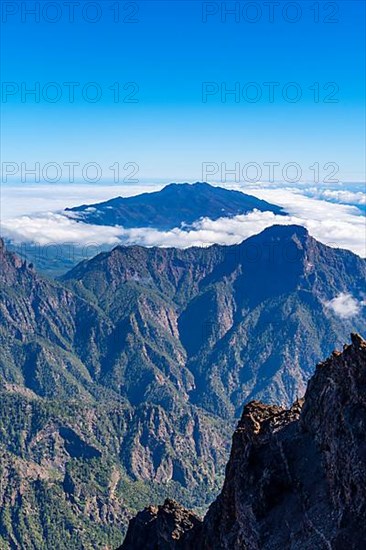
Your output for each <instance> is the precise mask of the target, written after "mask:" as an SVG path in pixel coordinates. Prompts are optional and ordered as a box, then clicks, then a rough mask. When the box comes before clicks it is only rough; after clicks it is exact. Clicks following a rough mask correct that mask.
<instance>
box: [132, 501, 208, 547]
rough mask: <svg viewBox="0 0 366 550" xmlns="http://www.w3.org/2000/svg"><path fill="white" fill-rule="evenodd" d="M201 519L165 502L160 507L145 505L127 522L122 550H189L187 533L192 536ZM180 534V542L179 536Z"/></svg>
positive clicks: (190, 541) (180, 507)
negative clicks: (178, 549) (157, 549)
mask: <svg viewBox="0 0 366 550" xmlns="http://www.w3.org/2000/svg"><path fill="white" fill-rule="evenodd" d="M201 525H202V522H201V520H200V519H199V518H198V517H197V516H196V515H195V514H193V513H192V512H189V511H188V510H186V509H185V508H183V507H182V506H180V505H179V504H178V503H177V502H175V501H174V500H171V499H166V500H165V502H164V504H163V506H149V507H148V508H145V510H143V511H142V512H140V513H139V514H137V516H136V517H135V518H134V519H132V520H131V522H130V526H129V530H128V534H127V536H126V540H125V541H124V544H123V548H124V549H125V550H155V549H156V548H159V549H162V550H164V549H165V548H182V549H184V550H189V549H190V548H193V546H192V544H194V540H191V537H190V532H191V531H192V532H194V535H195V537H196V536H197V533H198V532H199V530H200V527H201ZM183 535H184V541H182V536H183Z"/></svg>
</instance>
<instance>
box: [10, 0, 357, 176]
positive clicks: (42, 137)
mask: <svg viewBox="0 0 366 550" xmlns="http://www.w3.org/2000/svg"><path fill="white" fill-rule="evenodd" d="M3 4H11V5H16V6H17V7H18V8H19V11H18V12H17V13H15V14H12V13H9V14H7V13H5V19H6V20H5V22H4V24H3V37H2V46H3V47H2V63H3V70H2V80H3V82H5V83H11V84H5V86H7V87H6V88H5V91H8V92H9V91H10V94H8V95H7V96H5V98H4V93H3V96H2V98H3V99H2V100H3V103H2V132H3V140H2V143H3V145H2V158H3V162H4V161H6V162H15V163H17V164H19V165H20V163H21V162H24V163H26V166H29V167H32V166H33V165H34V163H35V162H39V163H40V165H41V167H42V166H44V165H45V164H47V163H50V162H56V163H59V164H60V166H62V167H63V166H64V163H65V162H70V161H71V162H78V163H79V165H80V166H81V167H83V166H84V165H85V164H86V163H89V162H95V163H98V164H99V165H100V166H101V167H102V178H103V179H104V180H109V179H111V177H112V171H111V170H110V169H109V166H111V165H113V164H114V163H116V162H118V163H119V164H120V165H121V167H123V166H124V165H125V164H126V163H136V164H137V165H138V167H139V170H138V175H137V177H138V179H140V180H141V181H146V180H149V179H151V180H161V181H166V180H170V181H185V180H186V181H195V180H201V179H205V178H202V163H205V162H213V163H216V164H217V165H221V163H225V164H226V166H227V167H228V169H229V168H230V167H232V166H233V165H234V164H235V163H240V169H241V168H242V167H243V166H244V165H246V164H247V163H253V162H255V163H257V164H258V165H260V166H261V167H262V168H263V163H268V162H278V163H279V164H280V167H279V171H278V172H276V175H277V178H276V179H281V173H282V166H284V165H286V164H287V163H289V162H296V163H297V164H298V165H299V166H300V167H301V169H302V179H304V180H309V181H311V178H312V177H313V174H312V172H311V171H310V170H309V166H311V165H313V164H314V163H316V162H319V165H320V167H321V170H320V171H321V173H320V177H321V178H322V176H323V175H324V174H325V173H326V172H325V171H324V170H322V167H323V166H324V165H325V164H326V163H330V162H335V163H337V164H338V165H339V173H338V177H339V178H340V179H341V180H343V181H363V180H364V179H365V176H364V169H365V158H364V145H365V141H364V140H365V135H364V132H365V110H364V109H365V107H364V100H363V96H364V93H365V81H364V68H365V58H364V55H365V54H364V51H365V34H364V17H365V14H364V10H365V8H364V3H363V2H362V1H350V0H347V1H345V2H344V1H342V2H336V3H329V2H328V3H327V2H319V3H318V4H319V19H320V20H319V22H315V21H314V18H315V13H314V11H312V9H311V6H314V5H316V4H317V3H315V2H312V1H311V0H309V1H301V2H300V1H298V2H295V4H296V6H297V9H298V10H300V8H301V14H300V11H298V13H297V14H296V12H295V11H293V10H292V9H291V8H290V9H289V11H288V12H287V13H285V14H284V13H283V8H284V6H285V5H286V4H287V2H279V4H280V5H279V6H275V7H274V9H275V12H274V20H273V22H270V21H269V12H268V11H267V10H268V9H269V8H268V7H266V6H265V5H264V4H263V2H258V3H257V6H259V9H260V10H261V14H260V12H257V15H258V21H257V22H252V23H250V22H248V20H247V19H248V18H253V17H254V16H255V13H254V12H253V11H250V9H249V11H248V12H247V13H246V15H245V11H243V10H245V9H246V8H245V5H246V4H248V2H240V3H239V5H240V14H239V15H238V16H237V18H238V21H235V17H234V16H229V15H228V16H227V18H226V21H223V20H222V18H223V15H222V14H224V10H225V3H222V2H210V3H204V2H199V1H185V2H180V1H173V2H167V1H166V2H160V1H140V2H134V3H132V4H131V3H129V4H130V5H127V4H128V3H126V2H119V5H120V9H121V12H120V16H121V17H120V18H121V20H120V21H119V22H114V21H113V16H114V14H113V12H112V10H111V8H110V6H111V5H112V4H113V2H112V1H109V0H104V1H101V2H99V4H98V3H97V4H98V6H99V8H100V12H101V13H100V14H99V15H100V20H99V21H98V22H95V23H91V22H88V21H85V20H83V17H82V15H81V9H82V7H85V2H80V6H79V7H76V8H75V21H74V22H70V21H69V13H68V11H67V10H66V7H65V6H64V3H63V2H61V1H60V2H58V4H59V5H60V10H61V11H60V14H61V17H60V20H59V21H57V22H54V23H52V22H50V21H48V20H47V16H48V18H51V17H54V16H55V14H54V12H52V10H50V11H49V13H48V14H46V15H44V14H42V13H41V15H40V22H34V16H31V15H26V14H25V13H21V6H20V3H17V2H15V3H14V2H10V3H6V2H4V3H3ZM33 4H34V2H26V5H27V7H29V8H31V7H32V5H33ZM40 4H41V6H42V5H44V4H45V2H40ZM115 4H116V3H115ZM234 4H235V3H234V2H226V6H227V8H230V7H232V6H233V5H234ZM135 5H136V6H137V8H135ZM3 9H4V7H3ZM6 9H7V10H10V11H11V10H12V9H13V8H12V6H10V7H9V8H6ZM137 9H138V12H137ZM253 9H254V8H253ZM333 10H335V11H334V15H333ZM135 11H136V12H137V13H133V12H135ZM207 11H209V12H210V11H214V12H215V13H213V14H212V15H210V14H207ZM87 13H88V17H89V18H93V17H94V12H93V10H92V8H91V9H90V11H89V12H87ZM205 13H206V14H207V15H206V19H207V20H206V22H204V21H203V19H204V16H203V14H205ZM60 14H59V15H60ZM296 15H297V16H298V19H299V20H298V21H297V22H292V23H291V22H289V20H288V19H291V18H295V17H296ZM22 17H23V19H25V20H24V21H23V22H22ZM123 18H127V19H128V18H130V19H133V20H136V21H137V22H129V23H128V22H126V21H123ZM331 19H336V20H338V22H334V23H332V22H327V21H328V20H331ZM3 20H4V13H3ZM36 82H39V86H40V89H42V88H43V87H44V86H45V85H47V83H50V82H53V83H56V88H57V89H61V91H62V97H61V99H60V100H59V101H57V102H54V103H52V102H50V101H45V100H44V99H43V98H42V96H41V97H40V101H39V102H38V103H37V102H35V101H34V97H32V96H26V97H24V95H23V97H22V93H21V87H22V83H23V87H24V86H26V87H28V88H32V87H34V85H35V83H36ZM65 82H78V83H80V85H79V86H77V87H76V88H75V101H74V102H73V103H70V102H69V100H68V88H67V87H65V85H64V83H65ZM88 82H94V83H96V85H97V88H95V89H99V90H101V92H102V97H101V99H100V101H98V102H95V103H92V102H90V101H86V100H85V98H83V96H82V94H81V91H80V90H81V89H83V88H84V86H85V84H87V83H88ZM115 82H119V83H120V87H121V92H122V94H121V97H122V98H123V97H125V96H127V94H128V93H130V94H131V95H130V98H132V99H137V100H138V101H137V102H133V103H126V102H123V101H120V102H117V103H116V102H114V92H113V91H112V90H110V89H109V87H110V86H111V85H113V84H114V83H115ZM204 82H210V83H213V84H211V86H212V88H211V89H214V90H219V91H218V92H216V91H215V93H214V94H212V95H209V96H207V97H206V102H202V86H203V83H204ZM265 82H276V83H278V85H276V88H275V95H274V100H273V102H270V101H269V100H268V87H267V86H265V85H264V83H265ZM289 82H294V83H296V88H295V87H293V88H291V87H290V88H289V94H290V96H291V93H290V92H294V91H298V90H301V93H302V98H301V99H300V100H299V101H298V102H296V103H291V102H290V101H289V100H285V99H283V97H282V91H283V90H286V88H285V86H286V84H287V83H289ZM316 82H318V83H319V86H320V88H319V93H320V95H319V99H320V101H319V102H315V101H314V93H315V92H314V90H310V87H311V86H313V85H314V83H316ZM126 83H135V84H130V85H129V86H128V87H127V89H126V90H124V89H123V86H124V85H125V84H126ZM235 83H238V84H235ZM248 83H254V85H253V86H252V87H251V88H250V87H249V88H246V85H247V84H248ZM327 83H334V84H332V85H330V86H328V88H327V89H326V90H324V89H323V86H324V85H326V84H327ZM235 85H236V86H239V91H240V94H241V95H240V98H239V99H240V100H239V101H238V102H236V101H235V97H234V96H233V95H231V96H230V95H229V96H227V98H226V101H222V100H221V96H220V90H221V89H225V86H226V87H227V89H232V88H234V87H235ZM17 87H19V92H18V91H16V88H17ZM56 88H52V87H50V88H49V93H50V94H52V93H54V90H56ZM93 90H94V88H93V86H92V87H89V88H88V91H90V93H93ZM258 90H259V91H260V92H261V93H262V98H261V99H260V100H258V102H256V103H253V102H249V101H248V100H247V98H248V97H249V99H250V98H251V97H252V96H251V95H250V94H251V92H253V91H258ZM337 90H338V91H337ZM3 92H4V89H3ZM132 92H134V94H132ZM331 92H334V94H333V95H332V96H330V95H329V94H331ZM11 94H13V95H11ZM247 94H249V95H247ZM327 96H328V98H329V97H333V98H334V99H337V100H338V101H337V102H336V103H333V102H332V103H325V102H324V99H325V98H326V97H327ZM24 100H26V101H24ZM79 170H80V169H79V167H77V168H76V175H77V177H80V173H79ZM266 173H267V172H266V171H265V170H264V169H263V175H262V179H264V180H265V179H267V178H266ZM18 175H19V174H16V175H15V179H17V177H18ZM123 175H125V171H124V170H123V168H122V177H123ZM67 176H68V172H67V170H66V168H65V169H64V168H63V172H62V177H63V178H64V177H67ZM220 177H222V174H221V172H220V173H218V174H216V175H215V178H214V179H215V180H216V181H220ZM27 181H31V178H30V177H29V179H28V180H27Z"/></svg>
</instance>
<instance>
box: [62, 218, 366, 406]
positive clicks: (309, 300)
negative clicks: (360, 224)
mask: <svg viewBox="0 0 366 550" xmlns="http://www.w3.org/2000/svg"><path fill="white" fill-rule="evenodd" d="M365 277H366V262H365V260H362V259H361V258H359V257H358V256H356V255H354V254H352V253H351V252H348V251H344V250H337V249H332V248H329V247H327V246H325V245H322V244H321V243H319V242H317V241H316V240H315V239H313V238H312V237H311V236H309V234H308V232H307V231H306V230H305V229H304V228H302V227H298V226H273V227H271V228H268V229H266V230H265V231H263V232H262V233H261V234H259V235H257V236H254V237H251V238H250V239H247V240H246V241H244V242H243V243H242V244H241V245H237V246H229V247H224V246H218V245H215V246H212V247H210V248H207V249H197V248H196V249H195V248H192V249H187V250H176V249H160V248H151V249H145V248H141V247H117V248H116V249H115V250H113V251H112V252H111V253H106V254H101V255H99V256H97V257H96V258H94V259H93V260H92V261H90V262H83V263H81V264H79V266H77V267H76V268H75V269H73V270H71V271H70V272H69V273H68V274H67V275H66V276H65V277H63V282H64V283H66V284H67V285H69V286H70V287H71V288H72V289H73V290H74V291H75V292H76V293H78V294H79V295H80V296H89V297H91V298H90V299H92V300H93V301H94V303H95V304H97V305H98V306H99V307H100V308H101V309H102V310H103V311H104V312H105V314H106V315H107V316H108V317H109V319H111V320H112V322H113V323H114V325H115V326H116V327H118V331H117V332H115V341H117V342H118V341H119V338H123V341H124V342H126V341H128V339H132V340H133V341H134V350H135V351H136V349H138V347H136V337H137V336H138V339H139V342H140V345H141V354H140V356H139V362H140V365H144V366H145V367H146V369H147V370H148V371H149V372H150V373H152V366H151V360H152V362H153V364H154V369H155V367H157V368H158V369H159V370H160V373H161V374H163V375H164V376H168V377H169V379H170V380H171V381H172V382H173V384H178V382H177V375H178V374H177V373H174V372H173V371H174V369H175V367H176V365H180V366H179V373H180V375H181V377H180V378H179V388H180V390H181V391H182V392H184V393H185V394H186V395H187V398H189V399H190V400H191V401H192V402H194V403H196V404H198V405H199V406H203V407H205V408H206V409H207V410H209V411H210V412H213V413H214V414H219V415H221V416H223V417H232V416H233V415H235V413H238V412H239V410H240V407H241V403H242V402H243V400H245V399H248V398H249V399H258V398H260V399H264V400H266V401H274V402H277V403H281V404H286V405H288V404H289V403H291V401H293V400H294V399H295V398H296V395H297V393H298V392H300V393H301V392H302V391H304V390H305V386H306V382H307V379H308V378H309V376H310V375H311V373H312V369H313V364H314V363H316V362H317V361H319V360H320V358H321V357H322V356H324V355H325V354H328V353H330V351H331V349H332V348H333V347H334V346H336V345H340V343H341V342H342V341H343V340H344V339H345V337H346V334H347V333H349V332H350V330H358V331H363V330H365V328H366V322H365V318H364V315H363V311H362V307H363V306H362V302H363V292H364V290H365V289H364V286H365V285H364V281H365ZM339 296H341V297H342V296H349V297H350V299H351V300H353V301H354V303H355V304H356V305H355V306H354V307H355V311H354V314H352V315H351V316H347V315H343V316H340V315H339V314H337V313H338V312H337V310H334V309H333V308H332V307H333V303H334V300H337V299H338V298H337V297H339ZM132 340H131V341H132ZM157 342H158V346H157V345H156V343H157ZM124 349H125V348H124ZM173 356H174V357H173ZM119 357H120V356H119V355H117V356H113V357H112V356H111V355H109V356H108V358H107V359H106V362H105V363H104V367H103V366H102V369H101V373H102V376H103V373H104V376H107V377H108V384H112V385H113V384H115V383H118V381H117V380H116V378H115V377H116V374H117V373H120V372H121V363H120V359H119ZM126 368H127V369H128V365H127V366H126ZM162 371H163V372H162ZM154 372H155V373H156V371H155V370H154ZM145 380H146V387H145V388H142V387H141V386H140V387H139V388H138V391H137V393H139V394H140V395H141V396H144V395H145V391H146V389H147V387H149V388H150V390H151V391H153V390H152V386H151V384H150V382H149V381H148V378H145ZM125 390H126V391H127V395H128V396H130V394H129V391H130V390H129V385H128V383H127V385H126V386H125ZM130 397H131V396H130ZM130 397H129V398H130ZM143 399H144V397H143Z"/></svg>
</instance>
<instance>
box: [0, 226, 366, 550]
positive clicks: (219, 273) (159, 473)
mask: <svg viewBox="0 0 366 550" xmlns="http://www.w3.org/2000/svg"><path fill="white" fill-rule="evenodd" d="M0 248H1V250H0V262H1V266H2V268H3V269H2V270H1V273H0V320H1V323H0V325H1V329H0V345H1V349H2V354H0V394H1V404H2V406H1V407H0V452H1V453H2V456H3V457H4V458H3V460H2V463H3V464H4V465H5V470H4V475H3V477H2V478H1V479H2V482H3V483H2V485H1V484H0V505H1V509H2V513H0V543H2V542H3V541H5V542H4V545H5V544H6V543H9V541H16V542H15V544H17V545H18V546H22V545H23V547H29V548H32V547H34V548H35V549H36V550H38V549H39V550H43V549H42V545H41V544H40V543H39V540H41V539H42V537H44V536H45V535H44V534H43V530H42V529H43V527H42V526H44V525H45V522H46V524H47V525H48V527H47V529H48V531H47V533H48V534H47V536H46V538H47V543H48V544H50V545H51V546H53V547H57V548H60V550H66V549H67V550H68V548H70V547H73V548H81V547H83V548H84V547H85V548H104V547H105V546H107V545H109V547H117V546H118V545H119V544H121V542H122V535H123V529H122V530H121V524H123V525H124V526H126V525H127V519H128V516H129V515H130V514H131V513H135V512H136V511H137V510H139V509H141V508H143V507H144V506H146V505H147V504H148V503H149V502H153V501H160V500H161V499H163V498H165V497H168V496H169V497H173V498H176V499H178V500H180V501H181V502H182V503H183V504H184V505H185V506H188V507H191V508H194V509H195V510H196V511H198V512H202V510H203V509H204V508H205V507H206V506H207V505H208V504H209V502H210V501H212V499H213V498H214V497H215V495H216V494H217V491H218V488H219V485H220V484H221V476H222V474H223V468H224V464H225V463H226V461H227V453H228V448H229V436H230V432H232V423H233V422H234V420H235V418H236V417H238V415H239V414H240V411H241V408H242V404H243V402H244V401H248V400H251V399H260V398H264V400H265V401H266V402H271V401H272V402H276V403H277V404H287V403H289V402H290V400H292V398H295V397H296V395H297V394H301V393H302V391H303V389H305V384H306V381H307V380H308V378H309V377H310V375H311V374H312V372H313V365H314V364H315V362H316V360H319V359H320V358H321V357H324V356H326V354H327V353H328V352H329V351H330V349H333V348H334V346H335V345H340V342H343V341H344V339H345V334H347V333H348V334H349V332H350V329H351V330H352V329H353V330H358V331H359V332H364V331H365V329H366V327H365V319H364V317H363V316H362V308H361V306H360V311H359V312H357V313H356V314H355V316H354V317H350V318H347V319H342V318H339V316H337V315H336V314H335V312H334V311H333V310H332V309H331V308H330V306H328V305H326V304H327V303H331V300H332V299H333V298H334V297H335V296H338V295H339V293H342V292H343V293H349V294H350V295H352V296H353V297H354V299H356V298H357V299H358V300H361V299H362V297H361V294H360V293H361V291H362V290H363V288H364V279H365V274H366V262H365V261H364V260H362V259H361V258H359V257H357V256H356V255H354V254H352V253H351V252H347V251H342V250H337V249H331V248H329V247H326V246H325V245H322V244H321V243H318V242H317V241H316V240H315V239H313V238H312V237H311V236H309V235H308V233H307V232H306V231H305V230H304V229H302V228H301V227H300V228H299V227H296V226H286V227H280V228H279V227H274V228H273V229H272V230H266V232H262V233H261V234H260V235H258V236H257V238H256V239H254V240H253V238H251V239H250V240H249V242H248V241H244V242H243V243H242V244H240V245H236V246H231V247H225V246H219V245H214V246H212V247H210V248H208V249H205V248H202V249H188V250H186V251H184V250H178V249H160V248H156V249H149V248H146V249H145V248H141V247H137V248H129V247H126V248H124V247H119V248H117V249H115V250H114V251H112V252H111V253H107V254H102V255H100V256H97V257H96V258H94V259H93V260H91V261H90V262H87V263H82V264H80V265H79V266H78V267H77V268H75V269H74V270H73V271H71V272H70V273H69V274H68V275H67V276H66V277H65V280H61V281H52V280H49V279H47V278H44V277H42V275H39V274H38V273H37V271H36V270H35V269H34V268H33V266H31V265H29V264H27V263H26V262H24V261H22V260H20V259H19V258H18V257H17V256H16V255H14V254H10V253H8V252H7V251H6V249H4V248H3V247H0ZM262 400H263V399H262ZM6 472H7V473H6ZM11 472H13V473H11ZM38 476H41V477H40V479H38ZM111 488H112V489H113V491H112V492H111ZM12 495H16V506H15V507H14V505H13V504H12V503H13V502H14V497H13V496H12ZM55 495H57V506H55ZM29 507H31V508H32V510H34V515H33V523H32V525H31V526H29V525H28V527H27V522H26V519H25V518H26V517H27V512H26V511H27V509H29ZM50 517H54V518H55V520H54V521H53V522H51V523H49V518H50ZM42 518H43V519H42ZM47 518H48V519H47ZM56 525H58V526H59V528H58V532H56V531H55V526H56ZM76 533H79V537H80V539H78V538H77V537H76ZM1 537H2V538H1ZM40 537H41V539H40Z"/></svg>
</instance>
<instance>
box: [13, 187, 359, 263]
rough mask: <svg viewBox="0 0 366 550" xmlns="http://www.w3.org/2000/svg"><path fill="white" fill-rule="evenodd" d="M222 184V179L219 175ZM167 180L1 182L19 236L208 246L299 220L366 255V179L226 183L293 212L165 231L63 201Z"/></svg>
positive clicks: (87, 200)
mask: <svg viewBox="0 0 366 550" xmlns="http://www.w3.org/2000/svg"><path fill="white" fill-rule="evenodd" d="M215 185H222V186H223V184H221V183H220V184H219V183H215ZM162 187H164V184H160V185H159V184H151V185H149V184H138V185H124V186H117V185H112V184H110V185H106V184H104V185H86V184H78V185H77V184H75V185H74V184H64V185H61V184H58V185H51V186H50V185H48V186H46V185H28V186H22V185H14V184H13V185H8V186H4V187H3V189H2V203H3V208H2V234H3V236H4V237H5V238H7V239H8V240H10V241H12V242H13V243H20V242H35V243H37V244H40V245H46V244H49V243H55V244H63V243H74V244H75V245H77V246H85V245H88V244H90V243H93V244H94V245H109V246H114V245H117V244H121V243H122V244H127V245H129V244H140V245H143V246H164V247H167V246H174V247H180V248H187V247H190V246H209V245H211V244H214V243H218V244H236V243H239V242H241V241H242V240H244V239H246V238H248V237H250V236H252V235H254V234H257V233H259V232H260V231H262V230H263V229H265V228H266V227H269V226H271V225H273V224H282V225H288V224H298V225H303V226H305V227H306V228H307V229H308V230H309V232H310V234H311V235H312V236H313V237H315V238H316V239H318V240H319V241H321V242H323V243H324V244H327V245H329V246H332V247H338V248H345V249H348V250H351V251H353V252H355V253H356V254H358V255H360V256H361V257H366V218H365V215H364V214H365V212H364V211H363V210H362V209H363V207H364V205H365V204H366V193H365V190H364V186H362V185H360V184H353V185H348V186H347V188H345V186H341V185H338V186H334V185H333V186H329V187H325V186H324V185H322V186H314V185H306V184H299V185H296V186H289V185H288V184H287V186H286V185H281V184H265V183H263V184H253V185H248V184H245V185H244V184H243V185H241V184H229V183H228V184H225V187H227V188H231V189H237V190H241V191H243V192H245V193H248V194H250V195H254V196H256V197H258V198H260V199H264V200H266V201H268V202H270V203H273V204H276V205H279V206H282V207H283V208H284V209H285V210H286V212H288V214H289V216H286V217H284V216H277V215H275V214H273V213H271V212H259V211H253V212H251V213H249V214H247V215H240V216H235V217H233V218H220V219H218V220H215V221H213V220H210V219H207V218H204V219H201V220H198V221H197V222H196V223H194V224H193V225H192V226H191V227H190V228H180V227H177V228H174V229H172V230H170V231H159V230H156V229H152V228H135V229H125V228H123V227H121V226H116V227H109V226H100V225H89V224H85V223H82V222H80V221H77V220H76V219H74V218H73V217H72V215H70V213H68V214H67V213H66V212H64V208H66V207H71V206H76V205H79V204H93V203H96V202H101V201H104V200H107V199H110V198H112V197H115V196H126V197H127V196H132V195H136V194H139V193H142V192H147V191H156V190H159V189H161V188H162Z"/></svg>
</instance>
